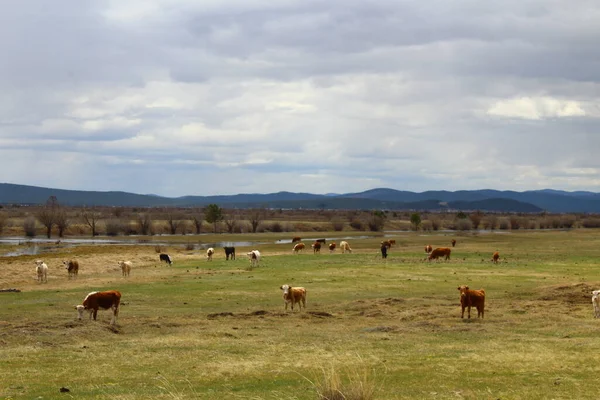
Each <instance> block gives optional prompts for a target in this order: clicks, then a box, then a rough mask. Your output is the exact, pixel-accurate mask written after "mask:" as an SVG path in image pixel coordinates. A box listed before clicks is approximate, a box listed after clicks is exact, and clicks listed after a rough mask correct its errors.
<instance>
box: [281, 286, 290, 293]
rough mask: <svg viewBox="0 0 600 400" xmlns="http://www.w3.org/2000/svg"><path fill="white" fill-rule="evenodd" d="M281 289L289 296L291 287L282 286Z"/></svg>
mask: <svg viewBox="0 0 600 400" xmlns="http://www.w3.org/2000/svg"><path fill="white" fill-rule="evenodd" d="M279 289H281V290H283V294H284V295H287V294H288V293H289V292H290V289H291V287H290V285H282V286H281V287H280V288H279Z"/></svg>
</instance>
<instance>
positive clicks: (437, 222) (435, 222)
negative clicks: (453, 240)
mask: <svg viewBox="0 0 600 400" xmlns="http://www.w3.org/2000/svg"><path fill="white" fill-rule="evenodd" d="M429 221H431V229H433V230H434V231H438V230H439V229H440V228H441V226H442V220H441V219H439V218H437V217H432V218H429Z"/></svg>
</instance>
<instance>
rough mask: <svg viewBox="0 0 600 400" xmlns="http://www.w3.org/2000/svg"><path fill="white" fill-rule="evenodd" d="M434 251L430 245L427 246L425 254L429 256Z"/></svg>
mask: <svg viewBox="0 0 600 400" xmlns="http://www.w3.org/2000/svg"><path fill="white" fill-rule="evenodd" d="M432 251H433V247H431V245H430V244H428V245H427V246H425V253H427V254H429V253H431V252H432Z"/></svg>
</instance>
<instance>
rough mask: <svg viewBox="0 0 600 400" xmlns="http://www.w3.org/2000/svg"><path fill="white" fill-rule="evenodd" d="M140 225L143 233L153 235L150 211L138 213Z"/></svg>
mask: <svg viewBox="0 0 600 400" xmlns="http://www.w3.org/2000/svg"><path fill="white" fill-rule="evenodd" d="M138 226H139V227H140V234H141V235H152V234H153V233H154V232H153V229H152V217H151V216H150V213H142V214H139V215H138Z"/></svg>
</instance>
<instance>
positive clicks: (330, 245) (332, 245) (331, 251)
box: [329, 242, 336, 253]
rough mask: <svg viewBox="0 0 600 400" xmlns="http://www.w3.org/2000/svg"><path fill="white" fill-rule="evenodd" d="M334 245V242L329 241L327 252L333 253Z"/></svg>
mask: <svg viewBox="0 0 600 400" xmlns="http://www.w3.org/2000/svg"><path fill="white" fill-rule="evenodd" d="M335 246H336V244H335V242H333V243H329V252H330V253H333V252H334V251H335Z"/></svg>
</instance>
